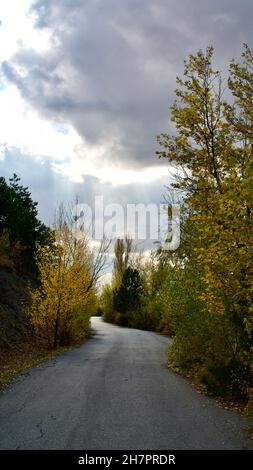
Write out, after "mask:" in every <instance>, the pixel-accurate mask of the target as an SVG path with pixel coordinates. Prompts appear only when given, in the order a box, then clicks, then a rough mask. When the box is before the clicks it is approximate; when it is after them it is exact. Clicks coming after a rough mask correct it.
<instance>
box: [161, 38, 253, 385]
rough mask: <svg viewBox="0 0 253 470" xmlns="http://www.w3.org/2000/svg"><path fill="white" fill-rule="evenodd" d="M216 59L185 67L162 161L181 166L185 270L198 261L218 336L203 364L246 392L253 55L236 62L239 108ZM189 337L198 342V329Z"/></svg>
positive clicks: (233, 81)
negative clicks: (229, 375)
mask: <svg viewBox="0 0 253 470" xmlns="http://www.w3.org/2000/svg"><path fill="white" fill-rule="evenodd" d="M212 58H213V48H208V49H207V51H206V54H204V53H203V52H202V51H199V52H198V53H197V54H196V55H190V56H189V59H188V61H186V62H185V70H184V78H183V79H180V78H177V83H178V89H177V90H176V95H177V101H176V102H175V103H174V105H173V106H172V108H171V116H172V121H173V122H174V123H175V128H176V135H174V136H173V135H172V136H171V135H168V134H162V135H161V136H159V138H158V140H159V142H160V144H161V145H162V146H163V150H162V151H160V152H158V156H159V157H165V158H167V159H168V161H169V162H170V163H171V164H173V165H177V166H178V168H179V171H178V176H177V178H176V181H175V183H174V187H175V188H177V189H179V190H181V191H183V192H184V194H185V198H184V208H185V214H186V217H185V220H184V221H183V224H182V233H183V241H184V244H183V247H181V248H180V250H179V255H183V257H182V260H183V264H184V265H185V267H186V265H187V263H189V262H191V263H193V264H194V265H195V267H196V268H195V272H199V273H200V276H201V283H202V289H201V292H199V293H198V296H199V298H200V299H201V301H203V302H204V306H205V307H204V310H203V312H202V315H204V316H203V325H205V328H209V335H213V338H216V341H213V342H210V343H209V346H208V348H209V350H208V351H209V354H208V357H207V355H202V363H203V364H205V366H206V367H207V368H208V370H209V371H210V370H212V373H213V374H214V375H215V374H216V373H217V376H218V375H219V380H222V374H220V370H224V368H227V369H228V370H229V368H231V370H232V369H233V371H235V370H236V373H235V375H236V381H237V385H236V386H237V388H240V387H239V385H238V383H239V381H241V389H242V388H244V390H246V388H247V387H249V384H250V379H249V377H250V375H251V374H250V368H251V367H252V349H251V345H252V333H253V330H252V325H253V322H252V310H253V309H252V297H253V296H252V294H253V284H252V279H253V277H252V274H253V257H252V249H251V247H252V242H253V231H252V224H253V221H252V202H253V193H252V168H253V153H252V149H253V141H252V137H253V127H252V126H253V120H252V117H253V116H252V109H253V85H252V84H253V72H252V68H253V53H252V51H251V50H250V49H249V48H248V47H247V46H245V47H244V52H243V54H242V63H240V64H238V63H236V62H235V61H232V62H231V64H230V68H229V71H230V77H229V80H228V90H229V91H230V92H231V95H232V100H233V104H230V103H231V99H230V102H228V101H226V100H225V98H224V90H223V83H224V82H223V80H222V77H221V73H220V72H219V71H216V70H214V69H213V67H212ZM184 248H185V250H186V251H185V253H184V254H183V251H184ZM206 319H208V322H206V321H205V320H206ZM183 321H184V320H183V319H182V328H183ZM217 325H219V326H217ZM185 334H186V335H188V336H189V339H190V335H191V334H192V332H191V331H190V329H189V330H188V331H187V332H186V333H185ZM224 335H225V336H226V342H227V343H228V345H227V353H226V355H225V356H224V355H222V351H223V349H222V348H221V345H222V344H224V343H225V340H224ZM199 337H200V336H199ZM204 337H205V338H206V337H207V336H205V335H204V336H203V338H204ZM184 339H185V338H184ZM217 371H218V372H217ZM216 378H217V377H216Z"/></svg>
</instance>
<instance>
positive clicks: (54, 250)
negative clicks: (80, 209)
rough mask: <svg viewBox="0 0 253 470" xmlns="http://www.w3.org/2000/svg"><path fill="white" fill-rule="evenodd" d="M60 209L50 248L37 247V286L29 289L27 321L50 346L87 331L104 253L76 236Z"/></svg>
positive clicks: (70, 339)
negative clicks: (95, 252) (96, 250)
mask: <svg viewBox="0 0 253 470" xmlns="http://www.w3.org/2000/svg"><path fill="white" fill-rule="evenodd" d="M65 216H66V212H65V210H64V209H63V207H61V208H60V210H59V213H58V218H57V223H56V224H55V232H54V238H53V240H52V243H51V245H50V247H39V248H38V252H37V266H38V270H39V275H40V286H39V287H38V288H37V289H36V290H35V291H32V292H31V298H32V303H31V307H30V309H29V317H30V322H31V325H32V327H33V330H34V333H35V335H36V336H38V337H41V338H44V339H46V340H47V343H48V345H49V347H50V348H56V347H57V346H58V345H62V344H69V343H71V342H73V341H77V340H79V339H81V338H83V337H85V335H87V334H88V331H89V319H90V316H91V314H94V313H95V310H96V282H97V280H98V277H99V273H101V272H102V269H103V266H104V262H105V252H102V251H99V252H98V253H97V254H96V255H94V252H93V250H92V248H91V246H90V242H89V240H88V238H87V237H86V236H85V234H83V237H82V238H78V239H77V238H76V237H75V233H74V232H73V230H72V227H71V225H69V224H68V220H67V217H65Z"/></svg>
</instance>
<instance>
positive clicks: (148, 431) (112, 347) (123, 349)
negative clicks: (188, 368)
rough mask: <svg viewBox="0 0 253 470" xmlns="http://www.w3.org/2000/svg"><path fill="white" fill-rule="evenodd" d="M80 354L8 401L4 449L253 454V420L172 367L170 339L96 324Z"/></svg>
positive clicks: (1, 422)
mask: <svg viewBox="0 0 253 470" xmlns="http://www.w3.org/2000/svg"><path fill="white" fill-rule="evenodd" d="M92 325H93V328H94V329H95V330H96V333H95V335H94V337H93V338H91V339H90V340H88V341H86V342H85V343H84V344H83V345H82V346H81V347H80V348H77V349H74V350H72V351H68V352H66V353H64V354H62V355H60V356H58V357H57V358H54V359H52V360H50V361H48V362H47V363H45V364H43V365H40V366H38V367H36V368H33V369H31V370H29V371H28V372H25V373H23V374H21V375H19V376H18V377H17V378H16V379H15V380H14V382H12V384H11V386H9V387H8V388H7V389H6V390H4V391H3V392H1V394H0V449H82V450H85V449H109V450H110V449H123V450H138V449H139V450H140V449H148V450H154V449H163V450H176V449H241V448H250V447H251V443H252V441H250V440H249V439H248V438H247V435H246V432H245V430H244V429H245V428H247V427H249V422H248V421H247V420H246V418H242V417H241V416H239V415H238V414H237V413H234V412H231V411H226V410H223V409H221V408H220V407H218V406H217V404H216V403H215V401H214V400H212V399H210V398H207V397H206V396H203V395H201V394H199V393H198V392H197V391H196V389H194V388H193V387H192V385H191V384H190V383H189V382H188V381H186V380H185V379H183V378H182V377H180V376H178V375H176V374H174V373H172V372H170V371H169V370H168V369H167V367H166V361H167V346H168V343H169V341H170V340H169V339H168V338H164V337H162V336H160V335H157V334H155V333H150V332H145V331H139V330H132V329H128V328H119V327H116V326H112V325H109V324H106V323H104V322H103V321H102V320H101V319H100V318H93V319H92Z"/></svg>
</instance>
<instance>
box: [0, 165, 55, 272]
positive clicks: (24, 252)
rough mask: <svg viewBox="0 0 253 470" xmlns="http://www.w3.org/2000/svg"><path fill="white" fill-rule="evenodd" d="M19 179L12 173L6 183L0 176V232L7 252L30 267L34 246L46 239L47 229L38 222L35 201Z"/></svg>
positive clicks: (32, 265) (47, 236) (32, 266)
mask: <svg viewBox="0 0 253 470" xmlns="http://www.w3.org/2000/svg"><path fill="white" fill-rule="evenodd" d="M19 182H20V178H18V177H17V175H15V174H14V175H13V177H12V178H10V184H9V185H8V184H7V183H6V181H5V179H4V178H3V177H1V178H0V235H2V234H3V233H4V232H5V233H8V236H9V242H10V253H11V255H12V256H13V257H14V258H15V262H16V264H17V263H18V259H19V265H21V264H22V266H23V267H24V265H25V267H26V268H27V269H30V270H34V268H35V263H34V256H35V251H36V245H37V244H39V245H42V246H43V245H44V246H45V245H47V244H48V243H49V242H50V230H49V228H48V227H46V226H45V225H44V224H43V223H41V222H40V221H39V219H38V217H37V216H38V211H37V202H33V200H32V198H31V193H30V192H29V190H28V188H26V187H24V186H22V185H20V183H19Z"/></svg>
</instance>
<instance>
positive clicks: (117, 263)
mask: <svg viewBox="0 0 253 470" xmlns="http://www.w3.org/2000/svg"><path fill="white" fill-rule="evenodd" d="M132 247H133V242H132V240H131V238H128V237H127V236H126V237H125V239H124V240H122V239H119V238H118V239H117V240H116V243H115V245H114V255H115V258H114V265H113V283H114V285H115V286H119V285H120V283H121V281H122V278H123V275H124V272H125V271H126V269H127V268H128V266H129V263H130V254H131V251H132Z"/></svg>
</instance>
